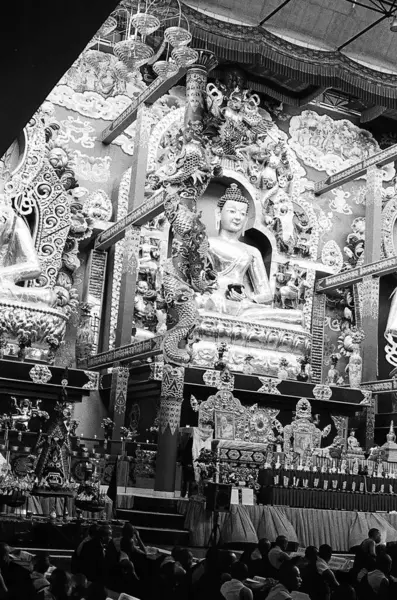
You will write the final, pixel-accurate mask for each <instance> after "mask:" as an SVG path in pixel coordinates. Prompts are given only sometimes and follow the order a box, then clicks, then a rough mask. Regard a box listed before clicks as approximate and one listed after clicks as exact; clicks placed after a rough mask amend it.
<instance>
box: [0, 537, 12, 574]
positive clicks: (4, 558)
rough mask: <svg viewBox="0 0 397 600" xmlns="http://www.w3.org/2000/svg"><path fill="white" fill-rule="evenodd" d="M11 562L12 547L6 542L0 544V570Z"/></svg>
mask: <svg viewBox="0 0 397 600" xmlns="http://www.w3.org/2000/svg"><path fill="white" fill-rule="evenodd" d="M9 562H10V547H9V545H8V544H6V543H5V542H0V568H1V567H4V566H5V565H8V563H9Z"/></svg>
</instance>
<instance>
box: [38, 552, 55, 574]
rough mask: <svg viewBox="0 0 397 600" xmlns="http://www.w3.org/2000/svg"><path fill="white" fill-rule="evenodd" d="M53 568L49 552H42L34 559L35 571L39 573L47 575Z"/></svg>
mask: <svg viewBox="0 0 397 600" xmlns="http://www.w3.org/2000/svg"><path fill="white" fill-rule="evenodd" d="M50 566H51V560H50V555H49V554H48V552H40V553H39V554H36V556H35V558H34V570H35V571H36V572H37V573H42V574H44V573H46V572H47V571H48V569H49V568H50Z"/></svg>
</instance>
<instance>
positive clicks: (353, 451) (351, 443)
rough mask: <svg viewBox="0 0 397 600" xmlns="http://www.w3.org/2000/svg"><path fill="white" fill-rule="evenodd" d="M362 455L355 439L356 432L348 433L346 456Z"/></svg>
mask: <svg viewBox="0 0 397 600" xmlns="http://www.w3.org/2000/svg"><path fill="white" fill-rule="evenodd" d="M352 455H353V456H357V455H361V456H363V455H364V450H363V449H362V448H361V446H360V444H359V441H358V439H357V438H356V432H355V431H354V429H352V430H351V431H350V435H349V437H348V438H347V456H352Z"/></svg>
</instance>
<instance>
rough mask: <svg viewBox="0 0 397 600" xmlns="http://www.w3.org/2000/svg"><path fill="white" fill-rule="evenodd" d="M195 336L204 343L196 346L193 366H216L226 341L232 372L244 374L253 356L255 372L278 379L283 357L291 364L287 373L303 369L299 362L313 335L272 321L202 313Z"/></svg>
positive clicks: (302, 329)
mask: <svg viewBox="0 0 397 600" xmlns="http://www.w3.org/2000/svg"><path fill="white" fill-rule="evenodd" d="M264 310H266V309H264ZM269 312H270V311H269ZM195 335H197V337H198V338H199V339H200V341H198V342H197V343H195V344H194V346H193V360H192V363H193V365H195V366H199V367H212V366H213V365H214V362H215V361H216V359H217V357H218V350H217V346H218V345H219V344H220V343H221V342H224V343H226V344H227V345H228V347H229V349H228V352H227V364H228V365H229V368H230V369H232V370H233V371H243V370H244V365H245V364H246V359H247V357H252V359H251V360H250V365H251V366H252V367H253V372H255V373H258V374H266V375H274V376H276V375H277V373H278V370H279V368H280V360H281V358H284V359H286V360H287V361H288V367H287V370H288V369H291V370H292V371H294V372H296V371H297V370H299V365H298V362H297V359H298V357H301V356H304V355H306V354H308V353H309V352H310V345H311V334H310V333H309V332H308V331H305V330H304V328H303V327H302V326H301V325H298V324H295V323H277V322H275V321H274V320H272V319H269V322H268V323H266V324H255V323H248V322H246V321H241V320H239V319H238V318H236V317H222V316H219V315H215V314H213V313H204V314H202V316H201V319H200V323H199V324H198V326H197V328H196V330H195Z"/></svg>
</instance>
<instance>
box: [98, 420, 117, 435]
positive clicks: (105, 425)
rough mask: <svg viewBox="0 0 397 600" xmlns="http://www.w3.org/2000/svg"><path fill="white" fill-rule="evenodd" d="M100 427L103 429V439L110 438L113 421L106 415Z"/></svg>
mask: <svg viewBox="0 0 397 600" xmlns="http://www.w3.org/2000/svg"><path fill="white" fill-rule="evenodd" d="M101 427H102V429H103V433H104V436H105V440H108V439H110V438H111V437H112V434H113V428H114V421H112V419H109V417H106V418H105V419H102V423H101Z"/></svg>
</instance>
